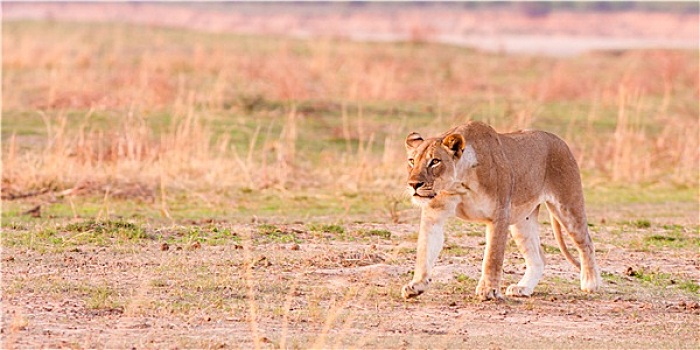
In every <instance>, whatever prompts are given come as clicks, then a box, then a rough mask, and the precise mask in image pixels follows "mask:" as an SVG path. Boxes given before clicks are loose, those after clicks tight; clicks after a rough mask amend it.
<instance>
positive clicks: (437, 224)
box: [401, 206, 450, 299]
mask: <svg viewBox="0 0 700 350" xmlns="http://www.w3.org/2000/svg"><path fill="white" fill-rule="evenodd" d="M449 214H450V211H449V210H445V209H444V208H441V209H436V208H431V207H430V206H426V207H424V208H423V210H422V211H421V220H420V230H419V232H418V247H417V249H416V268H415V270H414V273H413V279H412V280H411V282H409V283H408V284H406V285H404V286H403V288H401V296H403V298H404V299H408V298H413V297H417V296H419V295H421V294H423V292H425V291H426V290H427V289H428V285H429V284H430V277H431V271H432V269H433V266H434V265H435V261H436V260H437V257H438V255H439V254H440V251H441V250H442V245H443V243H444V241H445V235H444V231H443V227H444V225H445V220H446V219H447V217H448V216H449Z"/></svg>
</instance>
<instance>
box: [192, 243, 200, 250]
mask: <svg viewBox="0 0 700 350" xmlns="http://www.w3.org/2000/svg"><path fill="white" fill-rule="evenodd" d="M199 248H202V245H201V244H200V243H199V242H194V243H192V245H191V246H190V249H192V250H196V249H199Z"/></svg>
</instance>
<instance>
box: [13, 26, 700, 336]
mask: <svg viewBox="0 0 700 350" xmlns="http://www.w3.org/2000/svg"><path fill="white" fill-rule="evenodd" d="M2 29H3V32H2V44H3V62H2V88H3V97H2V167H3V172H2V199H3V202H2V312H3V315H2V329H1V334H0V335H1V336H2V348H5V349H28V348H137V349H141V348H156V349H162V348H252V347H256V348H258V347H259V348H309V347H315V348H332V347H340V348H347V347H351V348H466V347H477V348H603V347H605V348H698V346H699V343H698V342H699V338H698V332H697V330H698V329H699V326H700V305H699V304H698V301H699V300H698V297H699V289H700V287H699V285H698V283H700V259H699V258H700V254H699V253H698V251H699V248H700V237H699V235H698V229H699V227H698V202H697V201H698V158H699V155H698V152H699V149H700V145H699V144H698V135H699V129H698V113H699V111H698V95H699V91H698V74H699V71H698V59H699V57H698V52H697V51H692V50H690V51H683V50H635V51H607V52H590V53H586V54H582V55H578V56H574V57H562V58H551V57H541V56H526V55H522V56H512V55H501V54H495V53H483V52H479V51H475V50H471V49H467V48H460V47H454V46H448V45H438V44H431V43H427V42H423V41H420V40H416V41H412V42H401V43H381V44H379V43H359V42H352V41H346V40H342V39H338V38H336V39H333V38H326V39H318V40H298V39H290V38H281V37H266V36H239V35H233V34H221V33H203V32H196V31H190V30H185V29H166V28H157V27H153V26H139V25H123V24H98V23H91V24H79V23H63V22H60V21H53V22H32V21H7V22H4V23H3V28H2ZM468 120H481V121H485V122H488V123H490V124H491V125H493V126H494V127H495V128H496V129H497V130H499V131H502V132H505V131H514V130H518V129H524V128H536V129H542V130H547V131H550V132H553V133H556V134H558V135H560V136H561V137H562V138H563V139H565V140H566V141H567V142H568V143H569V145H570V146H571V148H572V151H573V153H574V155H575V156H576V158H577V161H578V163H579V165H580V167H581V170H582V174H583V182H584V190H585V194H586V203H587V210H588V216H589V229H590V232H591V235H592V237H593V240H594V242H595V245H596V252H597V257H598V259H599V261H600V265H601V268H602V271H603V280H604V287H603V289H602V290H601V291H600V292H599V293H596V294H586V293H583V292H581V291H580V290H579V289H578V275H577V272H576V271H575V269H574V268H573V267H572V266H570V265H569V264H568V263H567V262H566V261H565V260H564V259H563V258H562V256H561V254H560V252H559V249H558V248H557V245H556V243H555V240H554V238H553V236H552V231H551V228H550V227H549V224H548V223H547V221H548V218H546V217H545V216H542V217H541V218H540V222H541V223H542V224H543V225H542V226H541V232H540V234H541V236H542V242H543V248H544V251H545V252H546V258H547V267H546V270H545V276H544V278H543V280H542V282H540V285H539V286H538V288H537V289H536V290H535V294H534V295H533V296H532V297H531V298H526V299H515V298H507V299H506V300H504V301H500V302H484V303H482V302H478V301H477V300H476V299H475V298H474V297H473V292H474V290H475V288H476V281H477V279H478V277H479V274H480V271H479V270H480V261H481V256H482V254H483V245H484V243H485V241H484V233H483V231H484V228H483V227H481V226H480V225H476V224H466V223H462V222H459V221H457V220H454V221H450V222H449V224H448V226H447V228H446V243H445V247H444V250H443V252H442V254H441V256H440V259H439V260H438V262H437V267H436V270H435V278H434V281H435V282H434V285H433V287H432V289H430V290H429V291H428V292H427V293H426V294H424V295H422V296H420V298H418V299H416V300H410V301H404V300H403V299H402V298H401V296H400V287H401V285H402V284H403V283H406V282H407V281H408V280H410V277H411V273H412V269H413V263H414V258H415V243H416V238H417V230H418V216H419V213H418V209H416V208H413V207H412V206H411V204H410V202H409V200H408V198H407V197H406V196H405V194H404V187H405V184H404V182H405V179H404V178H405V171H406V165H405V162H406V160H405V155H404V149H403V142H404V141H403V140H404V138H405V136H406V135H407V134H408V133H409V132H411V131H420V132H421V134H423V135H434V134H437V133H439V132H442V131H443V130H446V129H447V128H449V127H451V126H454V125H457V124H460V123H464V122H466V121H468ZM524 267H525V265H524V261H523V260H522V257H521V255H520V253H519V252H518V251H517V248H516V247H515V245H514V244H513V243H511V244H510V245H509V246H508V249H507V253H506V263H505V266H504V272H505V274H504V276H505V281H504V285H508V284H510V283H514V282H517V281H518V280H519V278H520V277H521V276H522V274H523V273H524Z"/></svg>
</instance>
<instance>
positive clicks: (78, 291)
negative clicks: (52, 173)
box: [2, 223, 700, 349]
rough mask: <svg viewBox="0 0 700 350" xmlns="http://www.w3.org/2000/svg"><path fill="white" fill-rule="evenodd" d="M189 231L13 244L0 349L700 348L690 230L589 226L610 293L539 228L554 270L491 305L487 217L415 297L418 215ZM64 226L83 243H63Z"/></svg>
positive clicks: (513, 276)
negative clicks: (480, 295)
mask: <svg viewBox="0 0 700 350" xmlns="http://www.w3.org/2000/svg"><path fill="white" fill-rule="evenodd" d="M639 226H647V225H645V224H644V223H642V224H641V225H639ZM182 229H183V227H170V226H162V227H155V228H154V227H151V226H148V227H147V229H146V232H147V236H145V237H144V238H142V239H137V240H132V241H129V242H126V243H124V242H117V241H112V244H82V245H71V244H70V240H63V241H62V242H63V244H61V245H51V244H50V243H41V242H48V241H41V240H40V238H37V239H36V241H35V242H34V243H29V244H28V245H27V246H19V245H16V246H12V247H7V246H6V247H5V249H4V251H3V253H2V259H3V296H2V304H3V306H4V308H5V310H4V313H5V320H4V321H5V322H4V323H3V328H2V339H3V344H2V347H3V348H4V349H29V348H102V347H105V348H136V349H142V348H157V349H175V348H252V347H260V348H309V347H314V348H337V347H341V348H347V347H352V348H650V349H651V348H654V349H658V348H698V346H699V343H698V341H699V337H698V332H697V329H698V326H700V317H699V315H700V306H699V305H698V292H697V283H698V280H700V262H699V260H698V253H697V243H698V242H697V231H696V228H690V229H685V228H679V227H670V226H664V227H663V228H662V227H656V226H652V227H641V228H640V227H634V226H626V225H610V226H594V227H592V235H593V236H594V239H595V241H596V244H597V246H596V250H597V252H598V259H599V261H600V265H601V266H602V270H603V279H604V288H603V291H602V292H600V293H597V294H593V295H587V294H585V293H583V292H581V291H580V290H579V289H578V287H577V284H578V283H577V281H578V280H577V277H578V276H577V273H576V272H575V270H574V268H573V267H572V266H571V265H569V264H568V262H566V261H565V260H564V259H563V257H562V256H561V254H560V253H559V252H558V251H557V248H555V247H556V243H555V241H554V238H553V237H552V233H551V229H550V228H548V227H547V226H545V225H543V229H542V232H541V236H542V237H543V242H542V243H543V246H544V248H545V251H546V258H547V267H546V270H545V276H544V278H543V280H542V281H541V282H540V285H539V286H538V287H537V289H536V293H535V295H534V296H533V297H531V298H525V299H515V298H507V299H506V300H505V301H500V302H484V303H482V302H478V301H477V300H476V299H475V298H474V297H473V291H474V288H475V287H476V280H477V279H478V277H479V273H480V267H479V265H480V260H481V258H480V257H481V254H482V253H483V244H484V239H483V234H482V233H481V232H482V228H481V227H479V226H477V225H473V226H472V225H463V224H459V223H453V224H451V225H450V227H448V229H447V239H446V244H445V249H444V250H443V252H442V254H441V256H440V259H439V261H438V263H437V267H436V269H435V278H434V283H433V286H432V289H430V290H429V291H428V292H427V293H426V294H423V295H422V296H420V297H419V298H418V299H416V300H411V301H404V300H402V299H401V297H400V287H401V285H402V284H404V283H406V282H407V281H409V280H410V273H411V271H412V268H413V263H414V258H415V256H414V255H415V239H416V230H417V227H416V226H415V225H409V224H396V225H369V224H353V225H346V226H338V225H326V226H315V227H314V226H310V225H303V224H294V225H270V224H264V225H257V224H250V225H232V224H227V223H208V224H200V225H193V226H187V227H184V229H185V231H187V230H189V231H190V232H192V230H195V229H199V231H198V232H200V233H199V234H198V236H197V237H198V238H197V239H191V236H189V237H190V238H186V237H188V236H187V235H184V236H183V235H182V233H181V232H183V231H182ZM20 231H21V228H18V230H13V229H8V230H6V234H9V235H10V238H11V237H12V234H13V233H18V232H20ZM671 231H673V232H671ZM217 232H218V233H221V232H226V233H227V235H217ZM62 235H72V236H71V237H74V238H75V237H76V234H75V233H68V232H62V231H61V230H60V229H59V230H58V232H57V233H56V234H55V236H54V237H61V236H62ZM650 235H652V236H653V237H675V239H671V238H668V239H657V240H648V239H645V238H644V237H649V236H650ZM77 236H80V234H78V235H77ZM37 237H39V236H37ZM222 237H223V238H222ZM63 238H65V237H63ZM76 239H77V238H76ZM37 242H39V243H37ZM658 242H666V243H668V242H671V243H674V244H675V245H674V244H671V245H665V244H656V243H658ZM676 243H677V244H676ZM681 243H682V244H681ZM506 254H507V255H506V265H505V267H504V271H505V274H504V276H505V281H504V283H503V287H504V288H505V287H506V286H507V285H508V284H510V283H515V282H517V280H518V279H519V278H520V277H521V276H522V274H523V271H524V262H523V260H522V258H521V256H520V254H519V253H518V252H517V249H516V248H515V247H514V245H513V244H510V245H509V248H508V251H507V253H506Z"/></svg>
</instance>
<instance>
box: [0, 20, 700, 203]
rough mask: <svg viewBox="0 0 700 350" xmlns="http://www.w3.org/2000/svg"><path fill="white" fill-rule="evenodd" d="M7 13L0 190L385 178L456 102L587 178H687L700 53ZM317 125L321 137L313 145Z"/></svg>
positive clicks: (345, 185)
mask: <svg viewBox="0 0 700 350" xmlns="http://www.w3.org/2000/svg"><path fill="white" fill-rule="evenodd" d="M5 26H6V27H5V31H4V33H3V45H4V49H5V50H4V53H5V54H4V57H3V73H4V75H3V86H4V96H3V112H4V114H5V115H6V118H4V120H3V124H4V125H3V126H4V128H3V133H4V135H5V140H3V164H4V172H3V175H2V181H3V189H4V192H5V196H7V195H8V194H10V195H11V194H13V193H15V194H16V193H26V192H28V191H32V190H38V189H45V188H51V189H55V190H65V189H70V188H81V187H90V186H92V187H94V188H98V189H99V190H100V191H105V189H106V188H112V190H115V189H118V188H120V187H124V186H127V184H132V186H136V187H139V186H140V187H139V188H145V189H146V190H145V191H146V192H149V193H151V194H150V195H151V196H157V194H155V193H156V192H160V194H161V202H162V204H163V207H164V208H163V211H164V212H166V213H167V207H166V205H165V202H166V201H167V200H166V199H165V198H166V197H165V195H164V193H166V192H169V191H174V192H178V191H187V190H191V189H194V190H195V191H201V192H202V193H205V192H206V193H211V192H217V191H219V190H221V189H226V188H251V189H259V188H268V187H271V188H277V189H280V190H282V191H284V190H286V189H290V188H296V189H299V188H327V189H330V190H349V191H361V190H364V189H366V188H368V187H369V186H371V187H372V189H377V188H382V189H395V188H397V187H400V183H401V179H402V177H403V155H402V151H401V148H402V146H401V144H402V141H401V140H402V139H403V137H404V135H405V134H406V133H407V131H409V129H411V130H414V129H418V130H421V131H423V132H425V133H426V134H429V133H432V132H438V131H441V130H443V129H445V128H447V127H449V126H451V125H453V124H457V123H461V122H464V121H466V120H468V119H481V120H486V121H488V122H490V123H492V124H493V125H495V126H496V127H497V128H498V129H499V130H501V131H508V130H514V129H519V128H530V127H536V128H544V129H547V130H550V131H554V132H557V133H559V134H560V135H562V136H564V137H565V138H566V139H567V141H568V142H569V143H570V144H571V146H572V148H573V150H574V153H575V154H576V156H577V158H578V160H579V162H580V165H581V167H582V169H583V171H584V173H585V176H586V179H584V181H585V182H588V183H602V182H608V181H613V182H620V183H625V184H628V183H662V184H669V183H670V184H676V185H684V186H695V185H696V184H697V170H698V157H699V155H698V149H700V147H699V145H698V137H697V135H698V120H697V115H698V106H697V96H698V78H697V77H698V64H697V53H690V52H679V51H641V52H628V53H622V54H620V55H608V54H590V55H586V56H583V57H580V58H572V59H550V58H533V57H510V56H494V55H487V54H481V53H477V52H473V51H470V50H466V49H459V48H454V47H446V46H440V45H430V44H420V45H419V44H392V45H377V44H361V43H351V42H344V41H333V40H329V39H324V40H320V41H315V42H311V41H309V42H305V41H295V40H290V39H269V38H253V37H250V38H246V37H233V36H223V35H213V34H196V33H191V32H181V31H174V30H160V29H153V28H136V27H128V26H119V25H96V26H90V27H88V26H82V25H74V24H71V25H63V24H32V23H10V24H6V25H5ZM75 43H81V44H80V45H75ZM10 48H12V49H10ZM98 115H102V117H99V118H97V117H96V116H98ZM104 115H107V116H108V117H107V118H106V119H108V120H106V121H105V117H104ZM158 115H165V116H166V117H164V118H161V119H160V120H159V119H158V117H157V116H158ZM23 118H27V119H28V120H35V121H36V120H38V118H41V119H42V121H43V124H44V127H43V129H44V130H41V129H42V128H41V127H35V128H34V129H32V130H31V132H32V133H38V134H39V135H43V136H41V140H40V141H39V142H37V141H36V139H35V138H31V139H30V141H27V140H28V137H26V135H22V134H18V131H19V132H20V133H21V129H22V127H23V124H24V123H26V122H27V119H23ZM8 119H9V120H8ZM154 121H155V122H159V123H161V124H160V125H159V126H158V127H155V126H154V123H155V122H154ZM221 125H224V126H223V127H222V126H221ZM234 138H235V140H234ZM334 140H340V141H341V142H340V144H342V146H340V147H335V146H333V142H335V141H334ZM311 142H317V143H320V146H318V147H317V148H318V149H319V152H317V153H316V151H314V152H313V153H310V152H309V151H307V149H309V144H310V143H311ZM133 184H138V185H133Z"/></svg>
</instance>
